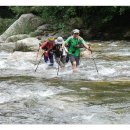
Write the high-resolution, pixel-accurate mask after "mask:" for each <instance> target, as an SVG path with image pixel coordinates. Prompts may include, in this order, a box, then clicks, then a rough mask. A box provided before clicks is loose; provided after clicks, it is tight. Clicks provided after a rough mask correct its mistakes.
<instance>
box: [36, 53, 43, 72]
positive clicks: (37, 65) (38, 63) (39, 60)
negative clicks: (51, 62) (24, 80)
mask: <svg viewBox="0 0 130 130" xmlns="http://www.w3.org/2000/svg"><path fill="white" fill-rule="evenodd" d="M43 55H44V52H43V54H42V56H43ZM42 56H41V58H40V60H39V62H38V64H37V67H36V69H35V72H36V70H37V68H38V66H39V64H40V62H41V59H42Z"/></svg>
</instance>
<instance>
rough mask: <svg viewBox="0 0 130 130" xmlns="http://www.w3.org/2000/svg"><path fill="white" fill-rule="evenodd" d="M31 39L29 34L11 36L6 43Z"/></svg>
mask: <svg viewBox="0 0 130 130" xmlns="http://www.w3.org/2000/svg"><path fill="white" fill-rule="evenodd" d="M28 37H30V36H29V35H27V34H18V35H13V36H10V37H8V38H7V39H6V41H5V42H6V43H7V42H16V41H18V40H22V39H25V38H28Z"/></svg>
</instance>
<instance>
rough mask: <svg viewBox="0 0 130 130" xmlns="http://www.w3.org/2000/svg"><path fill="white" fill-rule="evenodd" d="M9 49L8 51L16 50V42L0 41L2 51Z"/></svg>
mask: <svg viewBox="0 0 130 130" xmlns="http://www.w3.org/2000/svg"><path fill="white" fill-rule="evenodd" d="M1 50H2V51H3V50H4V51H8V52H13V51H14V50H15V43H14V42H9V43H6V44H2V43H0V51H1Z"/></svg>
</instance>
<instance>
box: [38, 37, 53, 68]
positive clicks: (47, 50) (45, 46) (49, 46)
mask: <svg viewBox="0 0 130 130" xmlns="http://www.w3.org/2000/svg"><path fill="white" fill-rule="evenodd" d="M54 41H55V39H54V37H52V36H50V37H49V38H48V39H47V40H45V41H44V42H43V43H42V44H41V45H40V48H41V49H42V50H43V51H44V52H43V53H44V61H45V62H46V63H47V62H48V61H50V64H49V66H53V64H54V57H53V47H54Z"/></svg>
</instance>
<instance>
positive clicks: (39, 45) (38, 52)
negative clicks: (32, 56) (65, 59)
mask: <svg viewBox="0 0 130 130" xmlns="http://www.w3.org/2000/svg"><path fill="white" fill-rule="evenodd" d="M40 46H41V44H40V43H39V48H38V51H37V55H36V62H37V58H38V54H39V50H40Z"/></svg>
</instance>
